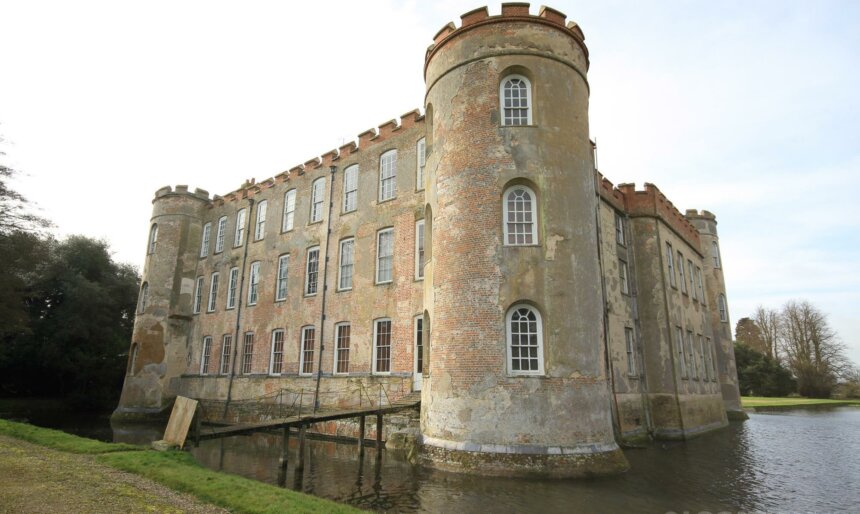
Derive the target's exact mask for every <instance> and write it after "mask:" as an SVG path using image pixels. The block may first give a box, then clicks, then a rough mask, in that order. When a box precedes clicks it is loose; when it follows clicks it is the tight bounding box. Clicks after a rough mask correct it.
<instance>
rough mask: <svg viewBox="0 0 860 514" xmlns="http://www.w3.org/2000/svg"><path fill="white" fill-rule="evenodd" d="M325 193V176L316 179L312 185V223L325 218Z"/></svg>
mask: <svg viewBox="0 0 860 514" xmlns="http://www.w3.org/2000/svg"><path fill="white" fill-rule="evenodd" d="M324 194H325V178H323V177H320V178H318V179H316V180H314V183H313V185H312V186H311V223H316V222H317V221H322V219H323V201H324V199H323V195H324Z"/></svg>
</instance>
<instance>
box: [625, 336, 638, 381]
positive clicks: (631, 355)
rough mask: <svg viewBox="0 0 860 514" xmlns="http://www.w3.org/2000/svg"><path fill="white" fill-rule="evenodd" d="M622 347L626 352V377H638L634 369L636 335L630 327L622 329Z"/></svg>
mask: <svg viewBox="0 0 860 514" xmlns="http://www.w3.org/2000/svg"><path fill="white" fill-rule="evenodd" d="M624 345H625V350H626V352H627V376H630V377H635V376H638V375H639V373H638V370H637V367H636V333H635V332H634V331H633V328H632V327H624Z"/></svg>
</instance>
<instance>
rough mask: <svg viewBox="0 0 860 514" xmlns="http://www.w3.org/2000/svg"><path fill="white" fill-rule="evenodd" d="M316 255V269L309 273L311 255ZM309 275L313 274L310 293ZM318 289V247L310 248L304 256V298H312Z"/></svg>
mask: <svg viewBox="0 0 860 514" xmlns="http://www.w3.org/2000/svg"><path fill="white" fill-rule="evenodd" d="M314 252H315V253H316V269H315V270H314V271H313V272H311V255H312V254H313V253H314ZM311 273H313V276H314V281H313V285H314V288H313V291H311ZM319 289H320V247H319V246H311V247H310V248H308V250H307V252H306V254H305V296H314V295H316V294H317V292H318V291H319Z"/></svg>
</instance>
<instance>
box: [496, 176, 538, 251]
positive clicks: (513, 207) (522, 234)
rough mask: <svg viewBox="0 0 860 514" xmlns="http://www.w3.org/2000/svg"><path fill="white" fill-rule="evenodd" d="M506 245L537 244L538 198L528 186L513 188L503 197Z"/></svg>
mask: <svg viewBox="0 0 860 514" xmlns="http://www.w3.org/2000/svg"><path fill="white" fill-rule="evenodd" d="M502 210H503V211H504V218H505V219H504V231H505V245H508V246H528V245H535V244H537V242H538V240H537V196H536V195H535V193H534V191H532V190H531V189H529V188H528V187H526V186H513V187H510V188H508V189H507V190H506V191H505V195H504V197H503V206H502Z"/></svg>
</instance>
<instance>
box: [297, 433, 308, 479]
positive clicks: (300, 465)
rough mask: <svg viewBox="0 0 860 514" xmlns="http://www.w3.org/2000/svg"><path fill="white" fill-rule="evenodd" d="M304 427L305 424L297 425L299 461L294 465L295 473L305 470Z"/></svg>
mask: <svg viewBox="0 0 860 514" xmlns="http://www.w3.org/2000/svg"><path fill="white" fill-rule="evenodd" d="M305 429H306V425H301V426H300V427H299V463H298V464H297V465H296V473H301V472H303V471H304V470H305Z"/></svg>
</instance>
